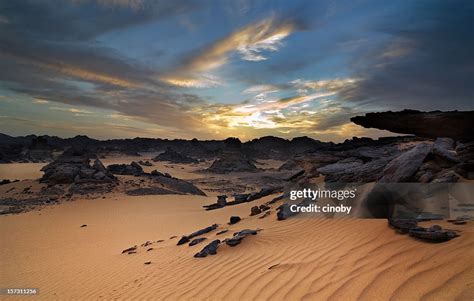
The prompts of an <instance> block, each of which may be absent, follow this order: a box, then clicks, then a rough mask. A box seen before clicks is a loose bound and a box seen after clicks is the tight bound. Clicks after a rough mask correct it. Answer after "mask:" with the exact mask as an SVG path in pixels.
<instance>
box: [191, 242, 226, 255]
mask: <svg viewBox="0 0 474 301" xmlns="http://www.w3.org/2000/svg"><path fill="white" fill-rule="evenodd" d="M220 243H221V241H220V240H219V239H216V240H213V241H212V242H210V243H209V244H208V245H207V246H205V247H204V248H203V249H202V250H201V251H200V252H198V253H196V254H194V257H196V258H199V257H206V256H207V255H216V254H217V249H218V248H219V245H220Z"/></svg>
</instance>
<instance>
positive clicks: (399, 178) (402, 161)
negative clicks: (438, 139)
mask: <svg viewBox="0 0 474 301" xmlns="http://www.w3.org/2000/svg"><path fill="white" fill-rule="evenodd" d="M431 149H432V145H431V144H429V143H425V142H423V143H420V144H418V145H417V146H415V147H414V148H412V149H411V150H409V151H407V152H405V153H402V154H401V155H400V156H398V157H396V158H395V159H393V160H392V161H390V163H388V165H387V166H386V167H385V169H384V170H383V175H382V177H381V178H380V180H379V182H381V183H401V182H408V181H410V180H411V178H412V176H413V175H414V174H415V173H416V172H417V171H418V169H419V168H420V166H421V165H422V163H423V161H424V160H425V158H426V156H427V155H428V154H429V153H430V151H431Z"/></svg>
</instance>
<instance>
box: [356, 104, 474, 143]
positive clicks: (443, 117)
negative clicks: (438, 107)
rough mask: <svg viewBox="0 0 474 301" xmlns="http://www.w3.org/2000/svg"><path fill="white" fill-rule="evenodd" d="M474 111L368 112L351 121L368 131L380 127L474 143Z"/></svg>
mask: <svg viewBox="0 0 474 301" xmlns="http://www.w3.org/2000/svg"><path fill="white" fill-rule="evenodd" d="M473 120H474V111H465V112H458V111H451V112H441V111H432V112H420V111H415V110H403V111H400V112H391V111H389V112H382V113H367V114H365V116H356V117H352V118H351V121H352V122H354V123H355V124H358V125H361V126H363V127H366V128H377V129H381V130H388V131H391V132H394V133H400V134H413V135H416V136H418V137H425V138H433V139H436V138H438V137H449V138H452V139H454V140H456V141H473V140H474V131H473V130H472V128H473Z"/></svg>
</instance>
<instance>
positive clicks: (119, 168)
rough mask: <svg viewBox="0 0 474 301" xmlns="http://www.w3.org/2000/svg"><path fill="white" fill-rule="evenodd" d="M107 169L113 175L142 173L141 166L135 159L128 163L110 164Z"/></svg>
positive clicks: (136, 174)
mask: <svg viewBox="0 0 474 301" xmlns="http://www.w3.org/2000/svg"><path fill="white" fill-rule="evenodd" d="M107 170H108V171H110V172H111V173H113V174H115V175H130V176H140V175H143V174H144V171H143V168H142V167H141V166H140V164H138V163H137V162H135V161H132V163H130V164H111V165H109V166H107Z"/></svg>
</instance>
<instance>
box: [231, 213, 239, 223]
mask: <svg viewBox="0 0 474 301" xmlns="http://www.w3.org/2000/svg"><path fill="white" fill-rule="evenodd" d="M238 222H240V216H236V215H234V216H231V217H230V221H229V225H233V224H237V223H238Z"/></svg>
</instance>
